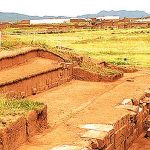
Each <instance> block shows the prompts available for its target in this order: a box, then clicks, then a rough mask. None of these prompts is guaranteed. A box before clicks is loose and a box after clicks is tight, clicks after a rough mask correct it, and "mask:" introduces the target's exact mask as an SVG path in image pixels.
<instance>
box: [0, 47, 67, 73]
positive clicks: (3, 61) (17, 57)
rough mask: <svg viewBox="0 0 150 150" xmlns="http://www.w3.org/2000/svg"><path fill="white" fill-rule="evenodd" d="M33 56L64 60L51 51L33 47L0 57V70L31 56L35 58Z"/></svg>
mask: <svg viewBox="0 0 150 150" xmlns="http://www.w3.org/2000/svg"><path fill="white" fill-rule="evenodd" d="M35 57H43V58H47V59H51V60H55V61H57V62H64V61H65V60H64V59H63V58H61V57H60V56H58V55H56V54H54V53H52V52H49V51H46V50H41V49H33V50H30V51H25V52H23V53H20V54H14V55H10V56H6V57H2V58H0V70H2V69H6V68H9V67H13V66H17V65H20V64H22V63H25V62H27V61H28V60H30V59H31V58H35Z"/></svg>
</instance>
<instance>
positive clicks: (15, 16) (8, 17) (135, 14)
mask: <svg viewBox="0 0 150 150" xmlns="http://www.w3.org/2000/svg"><path fill="white" fill-rule="evenodd" d="M101 16H119V17H120V18H124V17H129V18H141V17H146V16H150V14H148V13H146V12H144V11H138V10H136V11H126V10H120V11H114V10H112V11H105V10H103V11H100V12H99V13H97V14H85V15H81V16H77V17H78V18H92V17H101ZM49 18H70V17H66V16H43V17H40V16H29V15H24V14H19V13H5V12H0V22H5V21H10V22H16V21H20V20H26V19H27V20H28V19H29V20H36V19H49Z"/></svg>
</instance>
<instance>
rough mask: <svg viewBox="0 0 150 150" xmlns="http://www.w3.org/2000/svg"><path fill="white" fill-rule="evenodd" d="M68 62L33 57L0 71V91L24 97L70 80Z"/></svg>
mask: <svg viewBox="0 0 150 150" xmlns="http://www.w3.org/2000/svg"><path fill="white" fill-rule="evenodd" d="M70 67H71V66H70V64H65V65H62V64H61V63H58V62H57V61H54V60H51V59H47V58H42V57H34V58H31V59H30V60H28V61H27V62H26V63H22V64H21V65H17V66H14V67H10V68H6V69H3V70H1V71H0V93H4V94H7V96H8V97H17V98H20V97H26V96H30V95H33V94H36V93H39V92H42V91H44V90H47V89H50V88H52V87H55V86H58V85H60V84H63V83H65V82H67V81H70V80H71V75H72V69H71V68H70Z"/></svg>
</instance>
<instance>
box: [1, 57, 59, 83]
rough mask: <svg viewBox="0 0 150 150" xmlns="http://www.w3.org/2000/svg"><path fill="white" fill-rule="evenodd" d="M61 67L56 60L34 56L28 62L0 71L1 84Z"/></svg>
mask: <svg viewBox="0 0 150 150" xmlns="http://www.w3.org/2000/svg"><path fill="white" fill-rule="evenodd" d="M57 67H59V65H58V64H56V63H55V62H54V61H51V60H49V59H44V58H40V57H36V58H32V59H31V60H29V61H28V62H27V63H24V64H22V65H18V66H15V67H13V68H9V69H6V70H2V71H0V84H4V83H8V82H12V81H15V80H17V79H22V78H25V77H29V76H32V75H35V74H39V73H42V72H45V71H48V70H51V69H54V68H57Z"/></svg>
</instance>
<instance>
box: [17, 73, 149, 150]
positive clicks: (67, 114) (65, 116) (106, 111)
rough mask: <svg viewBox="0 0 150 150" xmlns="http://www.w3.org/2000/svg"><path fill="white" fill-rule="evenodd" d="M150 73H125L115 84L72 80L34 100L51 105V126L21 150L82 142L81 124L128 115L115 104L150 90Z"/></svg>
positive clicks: (101, 121)
mask: <svg viewBox="0 0 150 150" xmlns="http://www.w3.org/2000/svg"><path fill="white" fill-rule="evenodd" d="M148 73H149V72H148V71H140V72H137V73H133V74H125V76H124V77H123V78H122V79H120V80H118V81H116V82H112V83H103V82H100V83H93V82H82V81H71V82H70V83H67V84H65V85H62V86H60V87H57V88H54V89H51V90H49V91H46V92H44V93H41V94H38V95H36V96H33V97H31V99H32V100H34V101H40V102H44V103H45V104H47V105H48V122H49V126H50V127H49V129H47V130H46V131H45V132H44V133H42V134H39V135H36V136H34V137H33V138H32V139H31V140H30V141H29V142H27V143H25V144H24V145H23V146H22V147H20V148H19V150H49V149H50V148H52V147H54V146H57V145H62V144H75V143H78V142H79V141H80V130H79V128H78V126H79V125H81V124H87V123H113V122H115V121H116V120H118V119H119V118H121V117H122V116H123V115H125V114H126V113H127V111H125V110H120V109H115V108H114V106H115V104H117V103H119V102H121V101H122V100H123V99H124V98H133V97H137V96H138V94H141V92H143V90H144V89H146V88H148V87H149V85H148V83H150V75H149V74H148ZM127 78H134V82H127V81H126V79H127ZM141 81H142V82H141ZM137 150H138V149H137ZM143 150H144V149H143Z"/></svg>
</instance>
